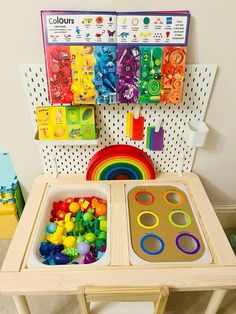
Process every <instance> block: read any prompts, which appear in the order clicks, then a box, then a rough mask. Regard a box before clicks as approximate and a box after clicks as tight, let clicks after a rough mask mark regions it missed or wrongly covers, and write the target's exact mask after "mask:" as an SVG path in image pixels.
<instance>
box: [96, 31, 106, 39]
mask: <svg viewBox="0 0 236 314" xmlns="http://www.w3.org/2000/svg"><path fill="white" fill-rule="evenodd" d="M104 33H105V30H103V31H102V33H97V34H96V35H95V37H97V38H100V37H102V35H103V34H104Z"/></svg>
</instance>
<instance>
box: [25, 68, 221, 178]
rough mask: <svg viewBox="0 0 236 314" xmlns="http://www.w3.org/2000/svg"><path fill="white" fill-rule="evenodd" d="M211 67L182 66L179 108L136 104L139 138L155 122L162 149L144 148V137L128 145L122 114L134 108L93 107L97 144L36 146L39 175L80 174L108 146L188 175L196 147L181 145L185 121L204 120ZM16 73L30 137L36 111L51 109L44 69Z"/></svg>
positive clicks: (158, 168)
mask: <svg viewBox="0 0 236 314" xmlns="http://www.w3.org/2000/svg"><path fill="white" fill-rule="evenodd" d="M216 69H217V66H216V65H215V64H187V65H186V68H185V79H184V90H183V102H182V104H180V105H160V104H156V105H155V104H151V105H140V108H141V114H142V115H143V117H144V125H145V130H144V133H145V134H146V128H147V127H148V126H153V125H155V123H156V120H157V119H160V118H161V119H162V120H163V123H162V127H163V128H164V130H165V134H164V149H163V150H162V151H151V150H149V149H147V148H146V145H145V136H144V139H143V141H132V140H131V139H130V138H128V137H126V136H125V120H126V114H127V112H128V111H133V110H134V108H135V105H132V104H131V105H127V104H126V105H125V104H111V105H97V106H96V125H97V128H98V129H99V132H100V133H99V143H97V144H96V145H88V146H76V145H74V142H73V145H71V146H70V145H58V142H57V143H56V144H55V145H54V144H53V145H51V144H50V143H48V141H47V143H45V144H43V145H41V146H39V151H40V154H41V159H42V165H43V171H44V173H46V174H53V175H54V174H56V173H58V174H70V173H71V174H77V173H78V174H85V173H86V170H87V165H88V161H89V160H90V158H91V157H92V156H93V155H94V154H95V153H96V152H97V151H98V150H100V149H101V148H104V147H106V146H110V145H114V144H129V145H134V146H136V147H138V148H140V149H142V150H143V151H144V152H146V153H147V155H148V156H149V157H150V158H151V159H152V162H153V165H154V168H155V171H156V172H178V171H179V168H180V164H182V163H183V168H182V167H181V168H182V170H183V172H189V171H191V169H192V165H193V160H194V156H195V152H196V148H195V147H189V146H188V145H187V142H186V138H185V132H186V128H187V126H188V123H189V122H190V121H203V119H204V117H205V113H206V109H207V105H208V101H209V97H210V94H211V90H212V86H213V82H214V77H215V73H216ZM21 73H22V80H23V83H24V88H25V93H26V96H27V100H28V105H29V108H30V112H31V116H32V122H33V126H34V130H35V133H36V131H37V125H36V119H35V110H36V107H37V106H52V104H50V103H49V101H48V93H47V79H46V71H45V67H44V65H42V64H24V65H22V66H21ZM57 105H58V104H57ZM62 105H63V104H62ZM67 144H68V143H67ZM55 161H56V165H55Z"/></svg>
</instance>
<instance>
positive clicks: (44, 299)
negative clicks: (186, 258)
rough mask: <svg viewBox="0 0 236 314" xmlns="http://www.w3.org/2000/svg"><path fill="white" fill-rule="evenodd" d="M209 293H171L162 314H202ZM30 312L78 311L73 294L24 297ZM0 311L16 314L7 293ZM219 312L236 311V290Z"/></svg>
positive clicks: (143, 308)
mask: <svg viewBox="0 0 236 314" xmlns="http://www.w3.org/2000/svg"><path fill="white" fill-rule="evenodd" d="M8 246H9V241H5V240H2V241H0V266H1V265H2V262H3V259H4V256H5V254H6V252H7V248H8ZM210 296H211V292H184V293H182V292H178V293H177V292H176V293H171V295H170V297H169V299H168V303H167V307H166V311H165V314H203V313H204V309H205V308H206V305H207V303H208V301H209V299H210ZM27 299H28V302H29V306H30V309H31V312H32V314H42V313H43V314H79V311H78V308H77V300H76V297H75V296H34V297H33V296H32V297H27ZM152 310H153V306H152V304H151V303H148V302H147V303H136V302H133V303H108V304H107V303H94V304H92V311H91V313H92V314H97V313H99V314H120V313H122V314H126V313H127V314H130V313H135V314H148V313H152ZM0 314H17V312H16V309H15V307H14V304H13V302H12V300H11V297H9V296H2V295H0ZM218 314H236V290H233V291H230V292H228V294H227V295H226V297H225V299H224V301H223V302H222V304H221V307H220V310H219V312H218Z"/></svg>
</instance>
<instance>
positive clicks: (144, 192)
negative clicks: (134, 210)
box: [135, 191, 154, 206]
mask: <svg viewBox="0 0 236 314" xmlns="http://www.w3.org/2000/svg"><path fill="white" fill-rule="evenodd" d="M140 194H147V195H148V196H150V201H149V202H142V201H140V199H139V198H138V197H139V195H140ZM135 201H136V202H138V203H139V204H141V205H146V206H148V205H151V204H152V203H153V202H154V196H153V194H152V193H151V192H149V191H139V192H137V193H136V194H135Z"/></svg>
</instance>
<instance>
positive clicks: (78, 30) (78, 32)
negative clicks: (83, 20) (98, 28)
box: [75, 26, 81, 35]
mask: <svg viewBox="0 0 236 314" xmlns="http://www.w3.org/2000/svg"><path fill="white" fill-rule="evenodd" d="M75 31H76V33H77V34H78V35H80V32H81V30H80V29H79V27H78V26H76V29H75Z"/></svg>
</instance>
